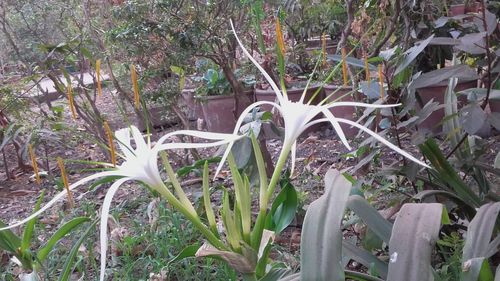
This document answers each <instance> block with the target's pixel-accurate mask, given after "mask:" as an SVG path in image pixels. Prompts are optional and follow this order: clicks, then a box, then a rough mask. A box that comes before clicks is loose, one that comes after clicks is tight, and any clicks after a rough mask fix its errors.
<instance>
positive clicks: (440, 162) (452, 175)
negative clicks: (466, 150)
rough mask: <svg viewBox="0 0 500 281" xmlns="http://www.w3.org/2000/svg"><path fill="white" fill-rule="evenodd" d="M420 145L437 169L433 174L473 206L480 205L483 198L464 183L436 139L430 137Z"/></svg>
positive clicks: (423, 152)
mask: <svg viewBox="0 0 500 281" xmlns="http://www.w3.org/2000/svg"><path fill="white" fill-rule="evenodd" d="M419 147H420V150H421V151H422V154H423V155H424V156H425V157H427V159H429V161H430V162H431V163H432V166H433V167H434V169H435V170H436V173H433V174H434V175H435V176H436V177H437V178H438V179H439V180H440V181H441V182H442V183H444V184H447V185H449V186H450V187H451V189H453V191H454V192H455V193H456V195H457V196H458V197H460V199H462V200H463V201H465V202H467V204H469V205H471V206H472V207H479V205H480V202H481V199H480V198H479V197H478V196H477V195H476V194H475V193H474V191H473V190H472V189H471V188H470V187H469V186H468V185H467V184H465V183H464V181H463V180H462V179H461V178H460V176H459V175H458V174H457V172H456V171H455V169H454V168H453V167H452V166H451V164H450V163H449V162H448V160H446V158H445V156H444V155H443V153H442V152H441V150H440V149H439V146H438V144H437V143H436V141H435V140H434V139H432V138H430V139H428V140H427V141H426V142H425V143H423V144H421V145H420V146H419ZM431 172H432V171H431Z"/></svg>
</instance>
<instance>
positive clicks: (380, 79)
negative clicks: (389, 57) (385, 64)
mask: <svg viewBox="0 0 500 281" xmlns="http://www.w3.org/2000/svg"><path fill="white" fill-rule="evenodd" d="M378 82H379V84H380V98H382V99H383V98H384V76H383V75H382V64H379V65H378Z"/></svg>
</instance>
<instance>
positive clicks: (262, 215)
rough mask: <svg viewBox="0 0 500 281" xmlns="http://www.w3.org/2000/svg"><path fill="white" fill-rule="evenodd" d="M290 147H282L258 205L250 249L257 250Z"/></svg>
mask: <svg viewBox="0 0 500 281" xmlns="http://www.w3.org/2000/svg"><path fill="white" fill-rule="evenodd" d="M290 150H291V145H287V146H283V149H282V150H281V153H280V156H279V158H278V161H277V163H276V166H275V168H274V172H273V175H272V177H271V181H270V182H269V185H268V187H267V192H266V194H265V196H263V199H262V201H263V202H261V204H260V210H259V214H258V215H257V219H256V221H255V226H254V228H253V231H252V248H253V249H255V250H258V249H259V246H260V240H261V239H262V232H263V230H264V222H265V219H266V216H267V207H268V205H269V199H270V198H271V196H272V195H273V192H274V190H275V189H276V185H277V184H278V181H279V179H280V177H281V170H282V169H283V167H284V166H285V164H286V159H287V158H288V154H289V153H290Z"/></svg>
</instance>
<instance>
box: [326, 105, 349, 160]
mask: <svg viewBox="0 0 500 281" xmlns="http://www.w3.org/2000/svg"><path fill="white" fill-rule="evenodd" d="M323 114H325V117H326V118H327V119H328V120H329V121H330V123H331V124H332V126H333V129H334V130H335V132H337V135H338V136H339V138H340V140H341V141H342V143H343V144H344V145H345V147H347V149H349V150H351V146H350V145H349V143H348V142H347V138H346V136H345V134H344V131H343V130H342V127H340V124H339V122H338V121H337V118H336V117H335V116H334V115H333V114H332V113H331V112H330V110H329V109H327V108H325V109H323Z"/></svg>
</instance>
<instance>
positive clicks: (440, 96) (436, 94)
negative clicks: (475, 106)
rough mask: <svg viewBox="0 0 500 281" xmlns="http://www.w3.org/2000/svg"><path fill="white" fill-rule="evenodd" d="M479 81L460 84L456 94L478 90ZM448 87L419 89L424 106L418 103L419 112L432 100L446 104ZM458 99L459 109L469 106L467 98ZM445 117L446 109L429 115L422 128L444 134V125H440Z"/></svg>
mask: <svg viewBox="0 0 500 281" xmlns="http://www.w3.org/2000/svg"><path fill="white" fill-rule="evenodd" d="M476 87H477V81H476V80H474V81H463V82H459V83H458V84H457V86H456V87H455V92H460V91H463V90H466V89H471V88H476ZM446 88H447V85H436V86H430V87H424V88H419V89H417V93H416V94H417V95H418V97H419V98H420V100H421V101H422V105H420V104H419V103H417V104H418V105H417V106H418V110H420V109H421V106H424V105H426V104H427V103H428V102H429V101H430V100H431V99H434V101H435V102H438V103H439V104H444V96H445V93H446ZM457 98H458V108H459V109H460V108H462V107H463V106H464V105H465V104H467V97H466V96H463V95H462V96H459V97H457ZM444 117H445V115H444V108H440V109H438V110H436V111H434V112H433V113H431V114H430V115H429V117H427V118H426V119H425V120H424V121H423V122H422V123H420V125H419V127H420V128H425V129H429V130H432V131H433V132H435V133H440V132H442V125H438V124H440V123H441V122H442V120H443V118H444Z"/></svg>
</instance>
